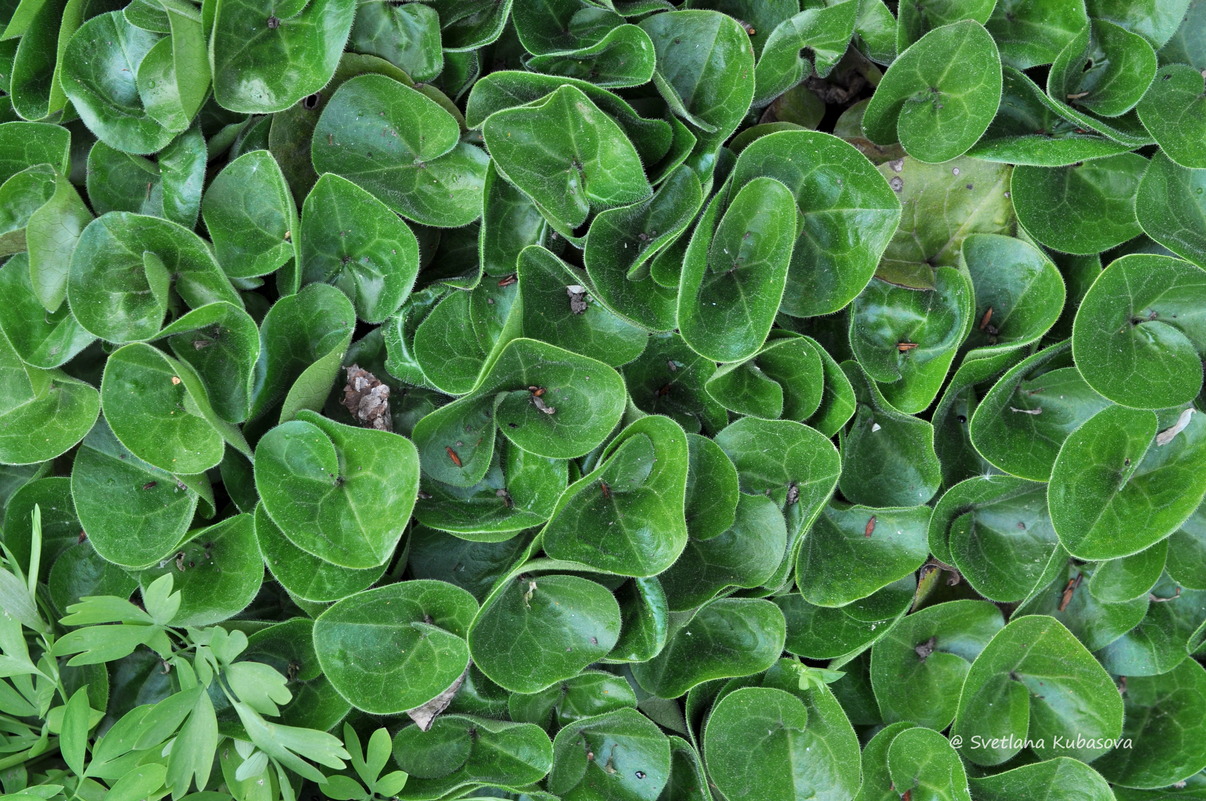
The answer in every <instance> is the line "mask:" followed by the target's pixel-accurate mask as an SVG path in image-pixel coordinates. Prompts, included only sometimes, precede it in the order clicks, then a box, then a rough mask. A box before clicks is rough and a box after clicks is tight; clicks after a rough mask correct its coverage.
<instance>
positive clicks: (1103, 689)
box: [952, 615, 1123, 765]
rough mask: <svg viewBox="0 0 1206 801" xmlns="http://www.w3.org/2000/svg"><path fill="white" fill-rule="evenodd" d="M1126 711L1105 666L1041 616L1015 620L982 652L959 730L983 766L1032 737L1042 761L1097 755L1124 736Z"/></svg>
mask: <svg viewBox="0 0 1206 801" xmlns="http://www.w3.org/2000/svg"><path fill="white" fill-rule="evenodd" d="M1122 714H1123V710H1122V699H1121V698H1120V697H1119V695H1118V693H1117V690H1116V688H1115V687H1114V682H1113V681H1112V680H1111V679H1110V677H1109V675H1108V674H1107V673H1106V672H1105V669H1104V668H1102V667H1101V665H1100V664H1098V662H1097V661H1096V660H1095V659H1093V657H1092V656H1091V655H1090V654H1089V652H1088V651H1087V650H1085V647H1084V646H1083V645H1081V644H1080V643H1079V642H1078V641H1077V640H1076V638H1075V637H1074V636H1072V634H1071V632H1069V631H1068V630H1067V629H1066V628H1064V627H1063V626H1062V625H1061V624H1060V623H1058V622H1057V621H1055V620H1053V619H1052V618H1049V617H1046V616H1043V615H1033V616H1028V617H1021V618H1015V619H1014V620H1012V621H1010V622H1009V624H1008V625H1006V626H1005V628H1003V629H1001V631H1000V632H998V633H997V634H996V636H994V637H993V639H992V641H991V642H990V643H989V644H988V645H987V646H985V648H984V650H983V651H981V652H980V655H979V656H978V657H977V658H976V661H975V662H974V663H973V664H972V666H971V669H970V670H969V671H968V673H967V678H966V680H965V681H964V683H963V692H962V695H961V697H960V699H959V711H958V712H957V713H956V716H955V723H954V728H953V729H952V731H953V732H954V734H955V735H956V736H959V737H960V738H961V744H960V745H958V746H956V747H957V748H958V750H959V753H960V755H961V756H963V758H964V759H967V760H968V761H970V762H972V763H974V764H977V765H999V764H1001V763H1002V762H1004V761H1005V760H1007V759H1009V758H1010V757H1012V756H1013V755H1014V754H1016V753H1018V752H1019V751H1020V750H1021V748H1022V744H1023V743H1024V742H1025V741H1027V740H1029V747H1030V750H1031V751H1033V752H1034V754H1035V755H1037V756H1038V757H1039V758H1040V759H1052V758H1054V757H1059V756H1070V757H1074V758H1076V759H1080V760H1081V761H1092V760H1094V759H1096V758H1098V757H1100V756H1101V755H1102V754H1105V753H1107V752H1108V751H1111V750H1113V746H1114V743H1113V742H1109V743H1108V744H1107V742H1106V741H1111V740H1114V739H1116V738H1118V737H1119V736H1120V734H1121V732H1122ZM1071 732H1076V735H1071V734H1070V733H1071ZM1077 735H1079V736H1077ZM977 737H979V738H980V739H979V740H976V739H974V738H977ZM994 740H995V742H994ZM1040 741H1041V742H1040ZM952 743H953V738H952Z"/></svg>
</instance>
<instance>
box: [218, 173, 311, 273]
mask: <svg viewBox="0 0 1206 801" xmlns="http://www.w3.org/2000/svg"><path fill="white" fill-rule="evenodd" d="M201 216H202V217H203V218H204V219H205V227H206V228H207V229H208V230H209V235H210V238H211V239H213V242H214V251H215V253H216V254H217V257H218V262H219V263H220V264H221V265H222V267H223V269H225V270H226V274H227V275H230V276H232V277H234V278H252V277H255V276H258V275H267V274H268V273H270V272H272V271H274V270H275V269H276V268H278V267H280V266H281V265H282V264H284V263H285V262H287V261H289V259H291V258H293V242H292V241H291V239H292V237H293V236H296V235H297V231H296V228H297V208H296V207H295V206H294V205H293V196H292V195H291V194H290V192H289V186H288V185H287V184H286V183H285V176H284V174H283V173H282V172H281V168H280V166H279V165H278V164H277V163H276V159H274V158H273V157H272V154H271V153H269V152H268V151H267V150H252V151H251V152H249V153H244V154H243V155H241V156H239V157H238V158H237V159H235V160H234V161H232V162H230V164H227V165H226V167H225V168H223V170H222V172H220V173H218V174H217V176H216V177H215V178H214V179H213V181H212V182H211V183H210V185H209V189H207V190H206V191H205V198H204V199H203V200H202V201H201Z"/></svg>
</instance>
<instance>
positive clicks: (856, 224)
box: [729, 131, 900, 317]
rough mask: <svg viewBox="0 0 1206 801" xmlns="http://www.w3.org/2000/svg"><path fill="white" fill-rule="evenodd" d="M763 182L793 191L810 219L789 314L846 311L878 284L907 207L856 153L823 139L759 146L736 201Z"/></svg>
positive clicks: (737, 181)
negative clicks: (751, 186)
mask: <svg viewBox="0 0 1206 801" xmlns="http://www.w3.org/2000/svg"><path fill="white" fill-rule="evenodd" d="M805 156H807V157H805ZM760 177H767V178H773V179H775V180H776V181H779V182H780V183H782V184H783V185H784V186H786V187H787V188H788V189H790V190H791V191H792V194H794V195H795V197H796V205H797V206H798V208H799V210H800V214H801V215H802V217H803V219H802V220H800V222H799V223H798V231H797V239H796V244H795V247H794V248H793V250H792V256H791V266H790V267H789V269H788V276H787V290H786V292H785V293H784V300H783V304H782V306H781V309H782V311H783V312H784V313H786V314H790V315H793V316H797V317H809V316H814V315H819V314H829V313H831V312H835V311H837V310H839V309H841V308H842V307H844V306H845V305H846V304H848V303H849V302H850V301H851V300H853V299H854V297H855V296H856V295H858V293H859V292H861V291H862V290H863V287H865V286H866V285H867V282H868V281H870V280H871V276H872V274H873V273H874V272H875V265H876V264H877V263H878V262H879V259H880V256H881V255H883V253H884V248H885V247H887V245H888V241H889V240H890V239H891V237H892V234H893V232H895V230H896V226H897V223H898V222H899V220H900V211H899V209H900V202H899V201H898V200H897V199H896V198H895V197H894V196H893V192H892V189H891V188H890V187H889V186H887V181H886V180H885V179H884V178H883V177H882V176H878V175H876V174H875V169H874V168H873V167H872V165H871V164H869V163H868V162H867V160H866V158H865V157H864V156H863V155H862V154H861V153H859V152H858V151H857V150H855V149H854V147H852V146H851V145H848V144H846V143H845V142H843V141H841V140H839V139H837V138H836V137H834V136H831V135H829V134H825V133H820V132H816V131H781V132H779V133H773V134H769V135H767V136H763V137H760V138H759V139H757V140H756V141H754V142H753V143H752V144H751V145H750V146H749V147H747V148H746V149H745V150H743V151H741V155H740V156H739V157H738V158H737V163H736V165H735V166H734V167H733V177H732V181H731V184H730V188H729V193H730V194H731V195H735V194H736V193H739V192H740V191H741V190H742V188H744V187H745V185H746V184H748V183H750V182H751V181H754V180H756V179H758V178H760Z"/></svg>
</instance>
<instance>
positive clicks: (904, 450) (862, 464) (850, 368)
mask: <svg viewBox="0 0 1206 801" xmlns="http://www.w3.org/2000/svg"><path fill="white" fill-rule="evenodd" d="M842 369H843V370H844V371H845V372H846V375H847V376H848V377H849V378H850V381H851V383H852V384H853V385H854V391H855V395H856V396H857V398H858V411H857V412H856V413H855V416H854V421H853V422H852V423H851V424H850V429H849V431H848V432H847V434H846V436H845V439H844V441H843V442H842V473H841V479H840V480H839V482H838V486H839V488H840V489H841V492H842V495H843V496H844V497H845V498H846V500H848V501H851V502H852V503H859V504H863V505H865V506H916V505H917V504H922V503H925V502H926V501H928V500H929V499H930V498H932V497H934V493H936V492H937V491H938V487H939V485H940V484H941V481H942V469H941V467H940V465H939V463H938V456H937V454H936V453H934V427H933V426H932V425H931V424H930V423H929V422H927V421H925V420H922V419H920V418H916V417H909V416H908V415H904V414H901V413H900V412H899V411H897V410H896V409H894V408H893V407H892V406H890V405H889V404H888V402H887V401H885V400H884V398H883V395H882V394H880V391H879V390H878V389H877V388H876V387H875V385H874V384H873V383H872V382H871V381H870V380H869V379H868V378H867V376H866V374H865V373H863V371H862V369H861V368H859V367H858V366H857V365H856V364H854V363H851V362H846V363H844V364H843V365H842Z"/></svg>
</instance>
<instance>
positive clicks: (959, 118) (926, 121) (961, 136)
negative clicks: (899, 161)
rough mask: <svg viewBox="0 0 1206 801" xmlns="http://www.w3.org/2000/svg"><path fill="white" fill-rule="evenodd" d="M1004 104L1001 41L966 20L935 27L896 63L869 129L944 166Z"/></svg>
mask: <svg viewBox="0 0 1206 801" xmlns="http://www.w3.org/2000/svg"><path fill="white" fill-rule="evenodd" d="M1000 102H1001V57H1000V55H999V53H998V52H997V45H996V43H995V42H994V41H993V38H992V36H991V35H990V34H989V33H988V31H986V30H985V29H984V26H983V25H981V24H980V23H978V22H975V21H974V20H971V19H966V20H962V21H960V22H954V23H951V24H950V25H943V26H941V27H938V28H935V29H933V30H931V31H930V32H929V33H927V34H925V35H924V36H922V37H921V38H920V39H918V40H917V41H916V42H915V43H913V44H912V45H910V46H909V47H908V49H906V50H905V51H904V52H902V53H901V54H900V56H899V57H897V59H896V60H895V61H893V62H892V66H891V67H890V68H889V69H888V71H887V72H886V73H884V78H883V81H882V82H881V83H880V85H879V88H878V90H877V91H876V93H875V94H874V95H873V96H872V98H871V103H870V104H869V105H868V106H867V112H866V114H865V115H864V117H863V130H865V131H866V132H867V136H868V137H869V138H870V139H871V141H873V142H876V143H877V144H881V145H887V144H891V143H893V142H897V141H898V142H900V143H901V145H903V146H904V149H905V151H906V152H907V153H908V154H909V155H910V156H913V157H914V158H916V159H919V160H921V161H925V162H929V163H931V164H937V163H939V162H943V161H949V160H950V159H953V158H955V157H956V156H961V155H963V154H964V153H966V152H967V150H968V148H970V147H971V146H972V145H974V144H975V143H976V140H977V139H979V138H980V136H981V135H982V134H983V133H984V131H985V130H986V129H987V128H988V123H989V122H990V121H991V120H992V114H993V112H995V111H996V109H997V106H998V104H999V103H1000Z"/></svg>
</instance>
